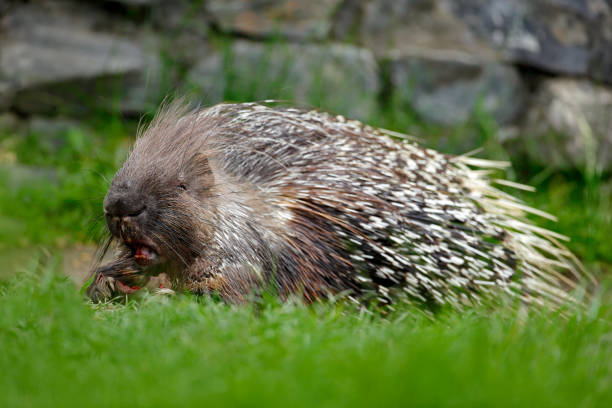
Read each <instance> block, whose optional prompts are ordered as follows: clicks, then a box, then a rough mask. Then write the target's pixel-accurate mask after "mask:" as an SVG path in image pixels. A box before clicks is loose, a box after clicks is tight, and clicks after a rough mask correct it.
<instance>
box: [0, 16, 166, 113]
mask: <svg viewBox="0 0 612 408" xmlns="http://www.w3.org/2000/svg"><path fill="white" fill-rule="evenodd" d="M44 11H45V9H42V8H36V7H26V6H24V8H21V9H19V10H18V12H17V13H15V14H14V15H10V16H8V17H6V18H4V19H3V21H2V24H3V26H2V28H3V29H4V31H5V32H6V33H7V35H6V37H5V38H3V39H2V47H1V53H0V100H2V99H3V97H2V94H3V93H2V91H1V88H3V87H4V88H5V89H8V91H5V92H4V95H5V96H4V99H5V100H6V99H11V101H10V105H11V106H12V107H13V108H14V109H16V110H19V111H21V112H27V113H55V112H72V113H75V112H76V113H82V112H86V111H88V110H91V109H99V108H102V109H113V110H115V109H119V110H120V111H121V112H124V113H128V114H132V113H140V112H142V111H144V110H146V109H148V108H149V105H148V103H149V102H150V101H152V98H153V96H155V97H157V94H156V92H158V88H159V76H160V70H161V63H160V61H159V58H158V57H157V56H156V54H155V53H154V52H152V51H149V48H148V46H147V45H145V43H144V40H142V39H141V40H134V39H128V38H126V37H124V36H121V35H117V34H113V33H111V32H99V31H94V30H93V29H90V28H88V27H87V23H86V22H84V23H82V25H79V24H70V23H69V21H70V15H64V14H61V13H58V14H54V13H49V16H47V18H42V16H41V13H43V12H44ZM92 12H93V11H92ZM82 21H84V20H82ZM7 95H8V96H7ZM6 103H7V102H6V101H5V104H6Z"/></svg>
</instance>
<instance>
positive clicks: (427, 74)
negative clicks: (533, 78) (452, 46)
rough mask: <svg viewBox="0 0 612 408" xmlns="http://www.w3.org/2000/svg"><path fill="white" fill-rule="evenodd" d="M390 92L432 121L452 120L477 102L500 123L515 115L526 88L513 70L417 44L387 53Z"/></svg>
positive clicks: (471, 109)
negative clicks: (391, 53)
mask: <svg viewBox="0 0 612 408" xmlns="http://www.w3.org/2000/svg"><path fill="white" fill-rule="evenodd" d="M389 63H390V80H391V85H392V86H393V92H394V93H395V95H397V96H398V97H399V99H400V101H402V102H407V103H409V104H410V106H412V108H413V109H414V110H415V111H416V112H417V113H418V114H420V115H421V116H422V117H423V118H425V119H426V120H428V121H430V122H434V123H438V124H444V125H455V124H460V123H462V122H464V121H466V120H467V119H468V118H469V117H470V115H471V114H472V113H473V112H474V110H475V109H476V108H477V107H480V108H482V109H484V110H485V111H486V112H488V113H490V114H491V115H492V116H493V117H494V118H495V119H496V120H497V121H498V122H500V123H507V122H509V121H511V120H513V119H515V118H516V117H517V115H518V114H519V113H520V109H521V107H522V105H523V101H524V97H525V90H524V87H523V84H522V82H521V79H520V77H519V75H518V73H517V72H516V69H515V68H513V67H511V66H507V65H504V64H500V63H497V62H495V61H491V60H486V59H481V58H479V57H476V56H474V55H471V54H467V53H464V52H459V51H433V50H423V49H415V50H412V51H408V50H406V49H405V50H403V51H401V52H396V53H395V55H392V56H391V58H390V62H389Z"/></svg>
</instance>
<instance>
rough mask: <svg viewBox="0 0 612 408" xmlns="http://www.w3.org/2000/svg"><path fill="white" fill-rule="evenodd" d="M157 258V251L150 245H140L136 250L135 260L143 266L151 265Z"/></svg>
mask: <svg viewBox="0 0 612 408" xmlns="http://www.w3.org/2000/svg"><path fill="white" fill-rule="evenodd" d="M156 258H157V253H156V252H155V251H154V250H153V249H152V248H150V247H148V246H144V245H140V246H137V247H136V251H135V252H134V260H135V261H136V263H137V264H139V265H141V266H145V265H149V264H150V263H151V262H153V261H154V260H155V259H156Z"/></svg>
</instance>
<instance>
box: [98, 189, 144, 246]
mask: <svg viewBox="0 0 612 408" xmlns="http://www.w3.org/2000/svg"><path fill="white" fill-rule="evenodd" d="M146 210H147V207H146V204H145V203H144V201H143V200H142V197H141V196H140V193H139V192H138V191H137V189H135V188H133V187H132V186H130V185H129V184H127V183H122V184H120V185H118V186H112V187H111V188H110V190H109V191H108V194H107V195H106V197H105V198H104V214H105V216H106V223H107V225H108V229H109V230H110V232H111V233H112V234H113V235H115V236H120V235H121V227H122V225H126V224H134V223H139V222H140V221H142V219H144V217H145V216H146Z"/></svg>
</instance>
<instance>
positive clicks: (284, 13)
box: [206, 0, 341, 40]
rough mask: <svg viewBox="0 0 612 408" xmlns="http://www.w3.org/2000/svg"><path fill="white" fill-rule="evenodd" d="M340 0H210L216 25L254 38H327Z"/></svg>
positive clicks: (208, 5) (208, 7) (208, 6)
mask: <svg viewBox="0 0 612 408" xmlns="http://www.w3.org/2000/svg"><path fill="white" fill-rule="evenodd" d="M340 2H341V0H311V1H302V2H300V1H282V0H267V1H248V0H208V1H207V2H206V6H207V9H208V11H209V12H210V14H211V15H212V17H213V19H214V21H215V22H216V24H217V25H218V26H219V27H220V28H221V29H222V30H223V31H226V32H231V33H240V34H243V35H247V36H251V37H257V38H261V37H269V36H275V35H281V36H282V37H285V38H290V39H297V40H305V39H324V38H327V37H328V35H329V32H330V29H331V21H332V16H333V14H334V12H335V11H336V8H337V7H338V5H339V4H340Z"/></svg>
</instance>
